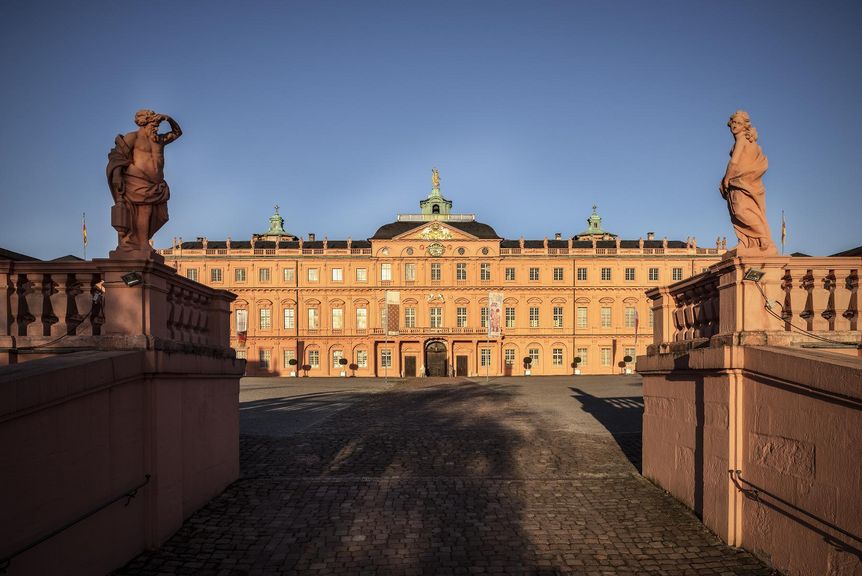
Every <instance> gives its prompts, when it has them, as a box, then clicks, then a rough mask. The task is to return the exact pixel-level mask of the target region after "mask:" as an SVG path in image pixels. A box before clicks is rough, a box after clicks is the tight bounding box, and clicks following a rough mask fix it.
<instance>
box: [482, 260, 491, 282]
mask: <svg viewBox="0 0 862 576" xmlns="http://www.w3.org/2000/svg"><path fill="white" fill-rule="evenodd" d="M490 279H491V265H490V264H479V280H482V281H485V282H487V281H488V280H490Z"/></svg>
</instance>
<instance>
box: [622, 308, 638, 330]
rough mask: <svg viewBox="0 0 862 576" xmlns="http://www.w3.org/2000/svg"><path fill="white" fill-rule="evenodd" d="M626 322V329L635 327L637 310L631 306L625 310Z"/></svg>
mask: <svg viewBox="0 0 862 576" xmlns="http://www.w3.org/2000/svg"><path fill="white" fill-rule="evenodd" d="M625 314H626V316H625V322H626V328H634V327H635V318H636V317H637V310H635V308H633V307H631V306H627V307H626V310H625Z"/></svg>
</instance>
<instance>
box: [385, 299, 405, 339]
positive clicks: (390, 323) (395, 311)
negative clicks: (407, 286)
mask: <svg viewBox="0 0 862 576" xmlns="http://www.w3.org/2000/svg"><path fill="white" fill-rule="evenodd" d="M385 301H386V308H385V314H384V315H385V320H386V324H385V326H386V335H387V336H398V334H399V330H398V326H399V320H400V316H401V309H400V307H401V292H397V291H395V290H387V291H386V300H385Z"/></svg>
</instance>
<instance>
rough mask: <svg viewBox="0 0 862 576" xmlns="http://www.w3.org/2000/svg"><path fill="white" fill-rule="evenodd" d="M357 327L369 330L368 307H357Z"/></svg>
mask: <svg viewBox="0 0 862 576" xmlns="http://www.w3.org/2000/svg"><path fill="white" fill-rule="evenodd" d="M356 329H357V330H367V329H368V308H357V309H356Z"/></svg>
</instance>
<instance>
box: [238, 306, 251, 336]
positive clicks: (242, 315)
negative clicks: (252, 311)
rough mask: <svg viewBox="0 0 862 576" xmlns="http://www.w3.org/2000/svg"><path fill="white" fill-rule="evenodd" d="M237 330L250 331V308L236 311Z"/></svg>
mask: <svg viewBox="0 0 862 576" xmlns="http://www.w3.org/2000/svg"><path fill="white" fill-rule="evenodd" d="M236 331H237V332H238V333H239V332H248V310H237V311H236Z"/></svg>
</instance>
